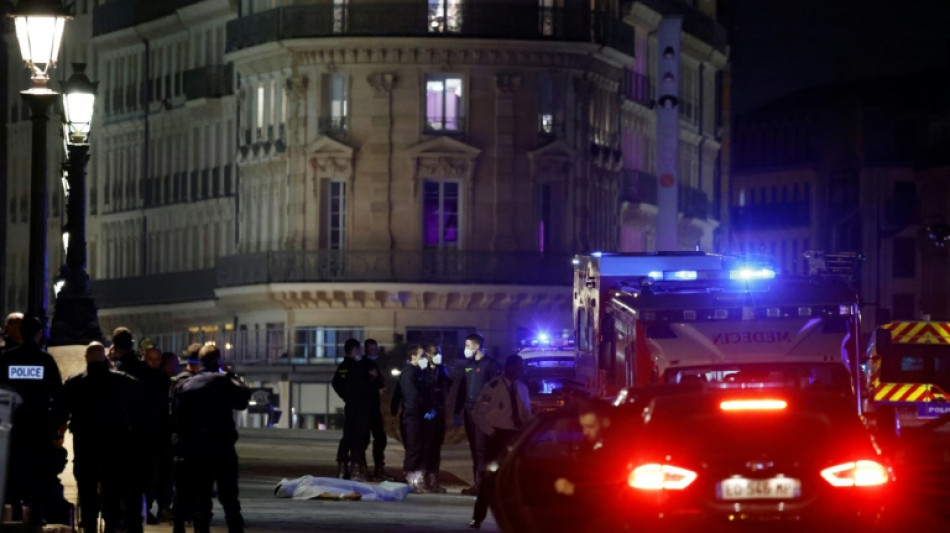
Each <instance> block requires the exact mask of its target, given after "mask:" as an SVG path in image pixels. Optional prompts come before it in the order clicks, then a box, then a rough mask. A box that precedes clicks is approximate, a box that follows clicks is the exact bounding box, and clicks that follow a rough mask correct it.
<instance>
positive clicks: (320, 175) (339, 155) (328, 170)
mask: <svg viewBox="0 0 950 533" xmlns="http://www.w3.org/2000/svg"><path fill="white" fill-rule="evenodd" d="M355 155H356V150H355V149H354V148H353V147H352V146H350V145H348V144H345V143H342V142H340V141H338V140H336V139H334V138H332V137H326V136H324V137H320V138H319V139H317V140H316V141H314V142H313V143H312V144H311V145H310V146H309V147H307V163H308V165H309V166H310V169H311V170H312V175H313V183H312V185H313V192H314V194H317V192H318V190H319V187H320V180H321V179H324V178H330V179H345V180H347V182H348V183H349V185H348V186H349V187H352V185H353V183H352V182H353V178H354V176H355V173H354V172H353V168H354V158H355Z"/></svg>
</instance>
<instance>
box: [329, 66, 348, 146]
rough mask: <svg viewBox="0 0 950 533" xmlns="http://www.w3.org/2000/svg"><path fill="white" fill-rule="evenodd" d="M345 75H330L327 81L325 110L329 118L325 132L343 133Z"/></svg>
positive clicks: (345, 105) (345, 111)
mask: <svg viewBox="0 0 950 533" xmlns="http://www.w3.org/2000/svg"><path fill="white" fill-rule="evenodd" d="M347 100H348V98H347V84H346V75H345V74H342V73H335V74H331V75H330V76H329V77H328V79H327V109H328V111H329V116H328V117H327V118H328V121H327V125H326V129H325V131H333V132H339V131H345V130H346V117H347Z"/></svg>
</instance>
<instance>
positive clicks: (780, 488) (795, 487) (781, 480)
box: [716, 476, 802, 501]
mask: <svg viewBox="0 0 950 533" xmlns="http://www.w3.org/2000/svg"><path fill="white" fill-rule="evenodd" d="M801 494H802V482H801V481H799V480H797V479H795V478H790V477H773V478H768V479H749V478H745V477H738V476H736V477H731V478H729V479H724V480H722V481H721V482H719V483H718V484H717V485H716V497H717V498H718V499H720V500H730V501H733V500H788V499H791V498H798V497H800V496H801Z"/></svg>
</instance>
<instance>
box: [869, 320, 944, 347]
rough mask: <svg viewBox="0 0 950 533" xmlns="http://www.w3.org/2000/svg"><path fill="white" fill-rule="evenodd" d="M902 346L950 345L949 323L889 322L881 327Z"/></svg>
mask: <svg viewBox="0 0 950 533" xmlns="http://www.w3.org/2000/svg"><path fill="white" fill-rule="evenodd" d="M881 327H882V328H884V329H886V330H888V331H890V332H891V339H892V340H893V342H896V343H902V344H950V322H890V323H888V324H884V325H883V326H881Z"/></svg>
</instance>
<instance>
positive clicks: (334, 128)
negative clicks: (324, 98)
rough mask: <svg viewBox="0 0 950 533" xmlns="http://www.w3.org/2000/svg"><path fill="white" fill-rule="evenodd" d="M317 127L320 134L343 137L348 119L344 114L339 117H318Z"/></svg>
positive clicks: (347, 126)
mask: <svg viewBox="0 0 950 533" xmlns="http://www.w3.org/2000/svg"><path fill="white" fill-rule="evenodd" d="M317 127H318V128H319V129H320V133H321V134H322V135H328V136H330V137H338V138H344V137H346V135H347V131H348V129H349V120H347V117H345V116H339V117H320V119H319V120H318V122H317Z"/></svg>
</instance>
